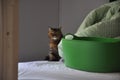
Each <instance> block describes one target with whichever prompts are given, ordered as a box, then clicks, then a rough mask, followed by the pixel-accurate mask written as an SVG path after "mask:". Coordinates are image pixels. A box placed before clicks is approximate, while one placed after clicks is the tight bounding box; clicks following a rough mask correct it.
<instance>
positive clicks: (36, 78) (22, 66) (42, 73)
mask: <svg viewBox="0 0 120 80" xmlns="http://www.w3.org/2000/svg"><path fill="white" fill-rule="evenodd" d="M18 80H120V73H93V72H85V71H80V70H75V69H71V68H68V67H65V65H64V63H63V62H53V61H51V62H49V61H32V62H20V63H18Z"/></svg>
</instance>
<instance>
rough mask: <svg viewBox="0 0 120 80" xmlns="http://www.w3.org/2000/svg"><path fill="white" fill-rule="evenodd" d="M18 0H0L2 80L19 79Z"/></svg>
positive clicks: (0, 64) (0, 62)
mask: <svg viewBox="0 0 120 80" xmlns="http://www.w3.org/2000/svg"><path fill="white" fill-rule="evenodd" d="M17 70H18V0H0V80H17V78H18V76H17V75H18V71H17Z"/></svg>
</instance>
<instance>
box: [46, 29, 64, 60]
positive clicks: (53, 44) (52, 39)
mask: <svg viewBox="0 0 120 80" xmlns="http://www.w3.org/2000/svg"><path fill="white" fill-rule="evenodd" d="M48 37H49V54H48V56H46V58H45V60H48V61H59V60H60V56H59V54H58V43H59V42H60V40H61V38H62V37H63V34H62V32H61V27H58V28H51V27H49V29H48Z"/></svg>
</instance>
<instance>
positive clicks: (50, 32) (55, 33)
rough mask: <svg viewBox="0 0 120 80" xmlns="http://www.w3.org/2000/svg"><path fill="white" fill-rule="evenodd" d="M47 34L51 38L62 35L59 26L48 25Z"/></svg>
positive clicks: (57, 38)
mask: <svg viewBox="0 0 120 80" xmlns="http://www.w3.org/2000/svg"><path fill="white" fill-rule="evenodd" d="M48 36H49V38H50V39H52V40H55V41H56V40H59V39H61V37H62V32H61V27H58V28H53V27H49V29H48Z"/></svg>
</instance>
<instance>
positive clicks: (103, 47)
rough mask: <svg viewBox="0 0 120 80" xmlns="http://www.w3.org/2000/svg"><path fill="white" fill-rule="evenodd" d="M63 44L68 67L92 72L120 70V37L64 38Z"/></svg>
mask: <svg viewBox="0 0 120 80" xmlns="http://www.w3.org/2000/svg"><path fill="white" fill-rule="evenodd" d="M62 46H63V53H64V54H63V56H64V60H65V65H66V66H67V67H70V68H73V69H78V70H84V71H90V72H91V71H92V72H119V71H120V39H113V38H96V37H81V38H79V39H73V40H67V39H64V38H62Z"/></svg>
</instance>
